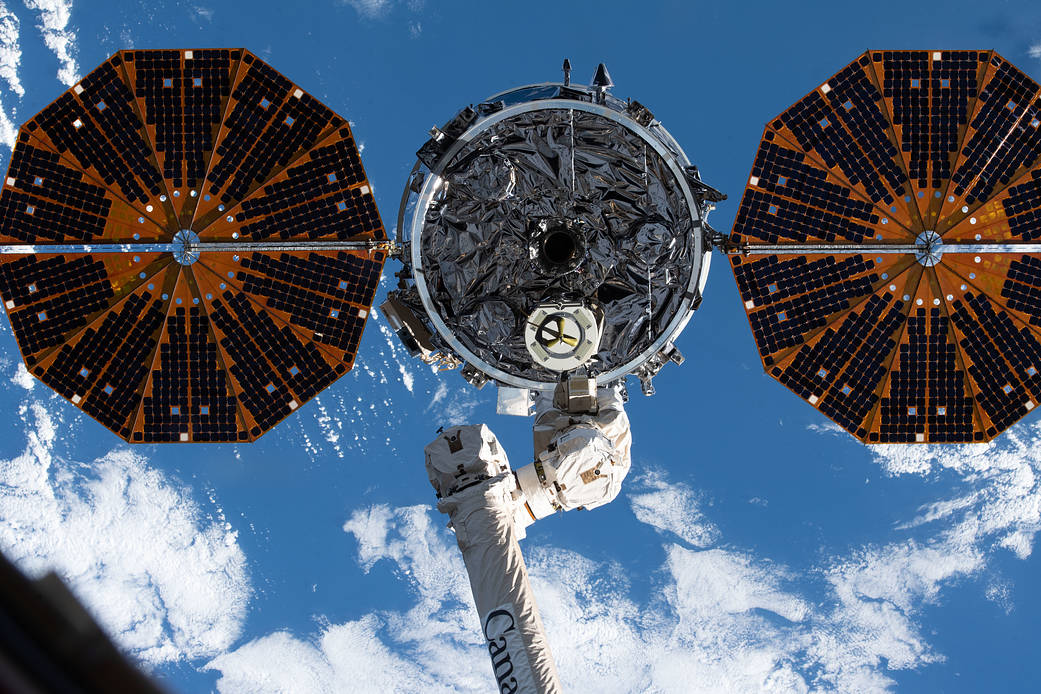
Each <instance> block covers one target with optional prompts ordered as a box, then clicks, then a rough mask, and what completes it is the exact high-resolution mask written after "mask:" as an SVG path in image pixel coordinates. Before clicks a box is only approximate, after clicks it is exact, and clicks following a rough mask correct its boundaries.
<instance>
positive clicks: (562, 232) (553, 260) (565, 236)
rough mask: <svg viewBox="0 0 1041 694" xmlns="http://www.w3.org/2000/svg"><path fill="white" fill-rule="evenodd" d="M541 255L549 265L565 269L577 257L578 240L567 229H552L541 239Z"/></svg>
mask: <svg viewBox="0 0 1041 694" xmlns="http://www.w3.org/2000/svg"><path fill="white" fill-rule="evenodd" d="M542 255H543V257H544V258H545V259H546V262H547V263H548V264H549V265H557V266H561V267H567V266H569V265H571V263H572V262H573V261H574V260H575V256H577V255H578V239H576V238H575V236H574V234H572V233H571V232H570V231H568V230H567V229H553V230H551V231H550V232H549V233H548V234H546V235H545V236H544V237H543V239H542Z"/></svg>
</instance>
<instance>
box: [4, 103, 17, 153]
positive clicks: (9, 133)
mask: <svg viewBox="0 0 1041 694" xmlns="http://www.w3.org/2000/svg"><path fill="white" fill-rule="evenodd" d="M17 139H18V126H16V125H15V124H14V123H13V122H11V116H9V115H8V114H7V109H5V108H4V105H3V103H0V142H2V143H3V144H5V145H7V147H8V148H9V149H14V144H15V141H16V140H17Z"/></svg>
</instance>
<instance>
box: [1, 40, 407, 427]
mask: <svg viewBox="0 0 1041 694" xmlns="http://www.w3.org/2000/svg"><path fill="white" fill-rule="evenodd" d="M385 238H386V236H385V233H384V230H383V227H382V224H381V222H380V219H379V215H378V213H377V210H376V205H375V201H374V200H373V196H372V192H371V188H370V186H369V184H368V181H367V180H366V177H365V172H364V170H363V169H362V164H361V160H360V158H359V154H358V149H357V147H356V146H355V142H354V139H353V137H352V135H351V130H350V127H349V125H348V123H347V122H346V121H345V120H344V119H343V118H341V117H340V116H338V115H336V114H335V113H333V112H332V111H331V110H330V109H329V108H328V107H326V106H325V105H324V104H322V103H321V102H319V101H318V100H316V99H315V98H313V97H312V96H311V95H310V94H307V93H306V92H305V91H304V90H302V89H300V88H299V87H297V86H296V85H294V84H293V83H292V82H290V81H289V80H288V79H286V78H285V77H284V76H282V75H281V74H279V73H278V72H277V71H275V70H274V69H273V68H271V67H270V66H269V65H267V64H266V63H265V62H264V61H262V60H260V59H259V58H257V57H256V56H255V55H253V54H252V53H250V52H248V51H245V50H147V51H121V52H119V53H117V54H115V55H114V56H112V58H110V59H109V60H108V61H106V62H105V63H103V64H102V65H101V66H99V67H98V68H97V69H95V70H94V71H92V72H91V73H90V74H89V75H87V76H86V77H85V78H84V79H83V80H82V81H81V82H79V83H78V84H76V85H75V86H73V87H72V88H71V89H70V90H69V91H67V92H65V93H64V94H62V95H61V96H59V97H58V99H57V100H55V101H54V103H52V104H51V105H50V106H48V107H47V108H46V109H44V110H43V111H41V112H40V113H39V114H37V115H36V116H35V117H33V118H32V120H30V121H29V122H28V123H26V124H25V125H24V126H23V127H22V128H21V130H20V131H19V134H18V141H17V144H16V146H15V148H14V151H13V152H12V155H11V164H10V168H9V170H8V172H7V176H6V179H5V181H4V185H3V188H2V191H0V295H2V298H3V302H4V305H5V307H6V309H7V313H8V316H9V317H10V319H11V324H12V327H13V329H14V334H15V337H16V338H17V340H18V345H19V348H20V349H21V351H22V356H23V357H24V359H25V363H26V366H27V367H28V369H29V371H30V372H31V373H32V374H34V375H35V376H37V377H38V378H40V379H41V380H42V381H43V382H44V383H46V384H48V385H49V386H51V387H52V388H54V389H55V390H56V391H57V392H58V393H60V394H61V395H62V396H64V397H65V398H67V399H68V400H69V401H70V402H72V403H73V404H74V405H76V406H77V407H79V408H80V409H82V410H83V411H84V412H86V413H87V414H89V415H91V416H92V417H94V418H95V419H97V420H98V421H99V422H101V423H102V424H104V425H105V426H107V427H109V428H110V429H112V430H113V431H114V432H116V433H117V434H119V435H120V436H122V437H123V438H125V439H127V440H128V441H132V442H160V441H249V440H253V439H255V438H257V437H258V436H260V435H261V434H263V433H264V432H265V431H267V430H268V429H270V428H271V427H272V426H273V425H274V424H275V423H277V422H278V421H280V420H281V419H282V418H283V417H285V416H286V415H288V414H289V413H291V412H292V411H293V410H295V409H296V408H298V407H299V406H301V405H302V404H303V403H305V402H306V401H308V400H309V399H311V398H312V397H314V395H315V394H316V393H318V392H319V391H320V390H322V389H323V388H325V387H326V386H328V385H329V384H331V383H332V382H333V381H334V380H336V378H338V377H339V376H340V375H342V374H343V373H346V372H347V371H348V370H349V369H350V368H351V366H352V365H353V363H354V358H355V355H356V353H357V350H358V343H359V340H360V338H361V333H362V328H363V327H364V324H365V320H366V317H367V316H368V313H369V311H370V308H371V305H372V301H373V297H374V293H375V290H376V285H377V283H378V282H379V277H380V272H381V269H382V266H383V261H384V258H385V251H384V250H383V249H381V247H380V245H379V244H378V243H372V244H370V247H368V248H365V246H366V244H364V243H362V244H359V246H360V247H361V249H359V250H351V249H350V248H347V246H348V244H341V248H329V246H328V242H330V241H347V240H354V241H365V240H368V241H379V240H382V239H385ZM323 242H325V243H326V247H325V248H322V247H321V244H322V243H323ZM308 244H312V245H311V246H309V245H308ZM351 248H353V247H351ZM29 251H31V252H29Z"/></svg>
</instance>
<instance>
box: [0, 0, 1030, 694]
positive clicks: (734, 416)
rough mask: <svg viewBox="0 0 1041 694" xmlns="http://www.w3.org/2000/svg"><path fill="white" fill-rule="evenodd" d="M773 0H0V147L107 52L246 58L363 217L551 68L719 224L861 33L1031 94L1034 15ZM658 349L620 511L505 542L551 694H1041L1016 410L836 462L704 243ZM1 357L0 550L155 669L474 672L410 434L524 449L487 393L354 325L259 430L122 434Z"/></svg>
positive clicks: (823, 425) (458, 676) (280, 682)
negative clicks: (940, 441)
mask: <svg viewBox="0 0 1041 694" xmlns="http://www.w3.org/2000/svg"><path fill="white" fill-rule="evenodd" d="M792 5H793V4H792V3H760V2H746V3H740V4H739V3H731V4H725V3H698V2H645V3H639V4H633V3H611V2H595V3H594V2H576V3H551V2H525V3H522V4H515V5H505V4H500V3H451V2H444V3H435V2H432V1H430V0H427V1H426V2H422V1H420V0H410V1H398V0H368V1H362V0H355V1H354V2H335V1H330V2H314V3H299V4H279V3H271V2H267V1H266V0H263V1H261V2H252V3H239V2H223V3H196V2H169V1H168V2H161V1H160V2H145V1H144V0H134V1H129V2H118V1H117V2H109V3H100V2H94V3H88V2H83V1H79V2H75V1H72V2H70V1H66V0H26V1H25V2H21V1H20V0H19V1H17V2H16V1H15V0H2V2H0V8H2V9H0V114H2V115H0V140H3V141H6V142H10V140H11V136H12V135H13V132H14V130H13V129H12V128H17V126H18V125H19V124H20V123H21V122H23V121H25V120H26V119H28V118H29V117H31V116H32V115H33V114H34V113H36V112H38V111H39V110H40V109H42V108H43V107H44V106H45V105H46V104H48V103H49V102H50V101H52V100H53V99H54V98H55V97H57V96H58V94H59V93H60V92H61V90H63V89H65V88H68V87H69V86H71V85H72V84H74V83H75V81H76V79H78V76H82V75H83V74H85V73H86V72H89V70H90V69H92V68H93V67H94V66H95V65H97V64H99V63H100V62H102V61H103V60H104V59H105V58H107V57H108V56H109V55H110V54H111V53H113V52H115V51H116V50H119V49H121V48H129V47H138V48H160V47H185V48H188V47H209V46H245V47H247V48H249V49H250V50H252V51H254V52H256V53H257V54H258V55H260V56H262V57H263V58H264V59H265V60H268V61H269V62H270V63H271V64H272V65H273V66H275V67H276V68H277V69H279V70H280V71H281V72H283V74H285V75H287V76H288V77H289V78H290V79H292V80H294V81H295V82H296V83H297V84H299V85H300V86H301V87H302V88H304V89H305V90H307V91H309V92H310V93H312V94H314V95H315V96H317V97H318V98H320V99H322V100H323V101H324V102H325V103H327V104H328V105H330V106H331V107H332V108H333V109H334V110H336V111H337V112H338V113H340V114H342V115H343V116H345V117H347V118H348V119H350V120H351V121H352V123H353V127H354V131H355V135H356V137H357V139H358V141H359V142H360V143H362V144H363V145H364V150H363V160H364V163H365V166H366V169H367V172H368V174H369V177H370V180H371V181H372V183H373V188H374V190H375V193H376V196H377V201H378V202H379V205H380V210H381V212H382V215H383V219H384V222H385V224H386V226H387V227H388V229H392V228H393V226H394V223H395V219H396V214H397V202H398V199H399V196H400V191H401V186H402V185H403V183H404V180H405V177H406V174H407V173H408V171H409V169H410V168H411V167H412V164H413V162H414V152H415V150H416V149H417V148H418V146H419V145H420V144H422V142H423V141H424V138H425V133H426V131H427V130H428V129H429V128H430V126H432V125H434V124H440V123H442V122H444V121H445V120H447V119H448V118H449V117H451V116H452V115H453V114H454V113H455V112H456V111H457V110H458V109H459V108H460V107H462V106H464V105H466V104H469V103H475V102H477V101H480V100H481V99H483V98H484V97H485V96H488V95H490V94H493V93H496V92H498V91H501V90H503V89H506V88H509V87H511V86H515V85H519V84H525V83H531V82H539V81H545V80H556V79H558V78H559V76H560V72H559V68H560V64H561V62H562V60H563V58H564V57H565V56H566V57H569V58H570V59H571V62H572V64H573V66H574V79H575V80H576V81H577V80H585V79H588V78H589V77H590V76H592V73H593V70H594V68H595V66H596V63H597V62H599V61H604V62H606V63H607V64H608V66H609V68H610V70H611V74H612V76H613V78H614V81H615V83H616V85H617V86H616V87H615V89H614V92H615V94H617V95H619V96H622V97H626V96H630V97H633V98H636V99H638V100H640V101H641V102H642V103H644V104H646V105H647V106H648V107H649V108H651V110H652V111H654V113H655V115H656V116H657V117H658V118H660V119H661V120H662V121H663V123H664V124H665V125H666V127H668V128H669V130H670V131H671V132H672V134H673V135H674V136H675V137H676V139H677V140H678V141H679V142H680V143H681V144H682V145H683V147H684V148H685V149H686V151H687V154H688V155H689V156H690V158H691V159H692V160H693V161H694V162H695V163H696V164H697V165H698V166H699V167H700V169H701V172H702V175H703V176H704V178H705V180H706V181H708V182H709V183H711V184H712V185H714V186H716V187H718V188H720V189H721V190H723V191H725V192H727V193H729V194H730V197H731V199H730V201H728V202H726V203H723V204H722V205H720V207H719V209H718V210H717V211H716V212H714V213H713V216H712V217H711V221H712V223H713V225H714V226H715V227H716V228H718V229H721V230H727V229H729V228H730V225H731V223H732V221H733V217H734V214H735V212H736V209H737V202H738V199H739V197H740V194H741V191H742V189H743V186H744V183H745V180H746V177H747V175H748V171H749V169H750V168H751V164H752V159H753V156H754V153H755V150H756V146H757V143H758V141H759V137H760V134H761V132H762V127H763V124H764V123H765V122H766V121H767V120H768V119H770V118H771V117H772V116H774V115H776V114H778V113H780V112H781V111H783V110H784V109H785V108H787V106H789V105H790V104H791V103H793V102H794V101H796V100H797V99H798V98H800V97H801V96H802V95H804V94H805V93H807V92H808V91H810V90H811V89H813V88H814V87H816V86H817V85H819V84H820V83H821V82H823V81H824V80H825V79H827V77H829V76H830V75H831V74H833V73H834V72H835V71H837V70H838V69H839V68H840V67H842V66H844V65H845V64H846V63H847V62H849V61H850V60H852V59H853V58H854V57H855V56H857V55H859V54H860V53H862V52H863V51H864V50H866V49H868V48H928V49H936V48H970V49H973V48H993V49H995V50H997V51H998V52H1000V53H1001V54H1002V55H1004V56H1005V57H1006V58H1008V59H1009V60H1011V61H1013V62H1014V63H1016V64H1017V65H1018V66H1019V67H1021V68H1022V69H1023V70H1025V71H1026V72H1027V73H1028V74H1030V75H1031V76H1033V77H1034V78H1035V79H1041V8H1039V7H1038V6H1037V5H1036V4H1035V3H1028V2H991V3H970V2H950V3H945V4H944V5H943V6H942V8H941V7H938V6H936V5H928V4H925V3H921V4H914V3H897V2H880V3H874V4H871V5H870V6H863V7H856V8H855V9H854V6H853V5H851V4H850V5H845V4H842V3H818V2H808V3H800V4H798V6H797V7H792ZM9 154H10V150H9V145H8V146H2V145H0V160H2V162H3V164H4V166H6V162H7V160H8V158H9ZM388 268H389V269H394V268H393V266H391V265H388ZM382 291H383V290H381V292H382ZM679 347H680V349H681V350H682V351H683V353H684V354H685V355H686V356H687V362H686V363H685V364H684V365H683V366H682V367H677V366H675V365H670V366H668V367H666V371H664V372H663V373H662V374H661V376H660V377H659V378H658V379H657V381H656V386H657V389H658V394H657V395H655V396H654V397H653V398H649V399H646V398H643V397H642V396H640V395H639V394H638V389H637V388H633V392H634V395H633V399H632V401H631V402H630V406H629V408H628V412H629V416H630V418H631V420H632V425H633V439H634V448H633V471H632V473H631V477H630V478H629V479H628V480H627V481H626V486H625V488H624V489H623V492H622V495H621V496H620V497H619V498H618V499H617V500H616V501H615V502H614V503H612V504H610V505H609V506H606V507H604V508H601V509H598V510H596V511H593V512H589V513H584V512H576V513H572V514H569V515H568V516H566V517H563V516H562V517H554V518H549V519H546V520H544V521H540V523H539V524H538V525H537V526H535V527H533V528H531V529H529V538H528V539H527V540H525V552H526V553H527V556H528V558H529V563H530V567H531V570H532V575H533V584H534V586H535V591H536V595H537V598H538V599H539V601H540V604H541V605H542V609H543V617H544V620H545V622H546V626H547V630H548V631H549V636H550V643H551V644H552V646H553V649H554V653H555V655H556V657H557V662H558V667H559V669H560V671H561V676H562V679H563V681H564V684H565V687H566V688H567V690H568V691H604V692H629V691H650V692H687V691H712V692H726V691H735V692H737V691H742V692H743V691H784V692H787V691H857V692H863V691H882V690H886V689H890V690H893V691H912V692H914V691H929V692H932V691H941V690H942V691H950V692H975V691H987V690H990V691H1027V690H1032V689H1037V688H1038V686H1039V685H1041V674H1039V672H1038V669H1037V665H1036V641H1035V635H1036V625H1037V624H1038V623H1039V620H1041V595H1039V594H1038V592H1037V590H1036V586H1037V585H1041V563H1039V561H1038V559H1037V557H1036V554H1035V552H1034V546H1035V536H1036V533H1037V530H1038V529H1039V527H1041V485H1039V483H1038V476H1039V474H1041V425H1039V421H1038V420H1037V417H1036V416H1033V417H1028V418H1027V420H1025V421H1024V422H1023V423H1021V424H1019V425H1017V426H1016V427H1013V429H1011V430H1010V431H1009V432H1008V433H1007V434H1005V435H1004V436H1003V437H1001V438H999V439H998V440H997V441H996V442H995V443H994V444H992V445H990V446H976V447H951V448H940V447H933V446H924V447H905V446H894V447H891V448H875V449H872V448H867V447H864V446H861V445H860V444H859V443H857V442H856V441H855V440H853V439H852V438H851V437H849V436H848V435H846V434H844V433H842V432H839V431H837V430H836V429H835V428H834V427H833V425H831V424H829V423H828V422H827V421H826V420H825V419H824V418H823V416H821V415H820V414H819V413H818V412H816V411H815V410H814V409H812V408H810V407H809V406H808V405H806V404H805V403H804V402H802V401H801V400H799V399H798V398H796V397H795V396H794V395H792V394H791V393H790V392H789V391H787V390H786V389H785V388H783V387H782V386H781V385H779V384H777V383H776V382H775V381H773V380H772V379H770V378H768V377H767V376H765V375H763V373H762V369H761V366H760V362H759V358H758V356H757V353H756V350H755V346H754V344H753V341H752V337H751V332H750V330H749V328H748V324H747V321H746V319H745V316H744V312H743V311H742V309H741V304H740V300H739V298H738V294H737V291H736V288H735V286H734V282H733V279H732V276H731V275H730V272H729V270H728V268H727V267H726V264H725V263H723V262H721V259H720V258H716V262H715V263H714V268H713V271H712V272H711V274H710V277H709V283H708V288H707V290H706V296H705V301H704V303H703V305H702V307H701V308H700V309H699V311H698V312H697V314H696V315H695V317H694V319H693V321H692V322H691V324H690V326H689V327H688V328H687V330H686V332H685V333H684V334H683V336H682V338H681V339H680V341H679ZM17 355H18V352H17V348H16V346H15V344H14V341H13V338H12V337H11V333H10V328H9V327H8V325H7V323H6V321H5V322H4V323H3V325H2V327H0V373H2V374H3V377H2V378H0V408H3V412H4V413H6V414H7V415H8V416H7V417H4V418H3V424H0V431H2V432H3V433H4V434H5V435H4V436H2V437H0V547H2V548H3V550H4V551H5V552H6V553H7V554H8V555H10V556H13V557H15V558H16V559H17V561H18V562H19V564H20V565H21V566H22V567H24V568H25V569H26V570H28V571H30V572H32V573H37V572H40V571H43V570H45V569H46V568H50V567H54V568H56V569H57V570H58V571H59V572H60V573H62V575H64V576H65V577H66V578H67V580H68V581H69V582H70V584H71V585H72V586H73V587H74V589H75V590H76V591H77V593H78V594H79V595H80V596H81V598H82V599H83V600H84V601H85V602H86V603H87V604H88V605H89V606H90V608H91V610H92V611H93V612H94V613H95V614H96V615H97V616H98V618H99V620H100V621H101V622H102V623H103V624H104V625H105V626H106V627H107V628H108V629H109V630H110V631H111V632H112V633H113V634H114V635H115V637H116V640H117V641H118V642H119V643H120V644H121V645H122V646H123V647H124V648H125V649H126V650H127V651H128V652H129V653H130V654H131V655H132V656H133V657H135V658H137V659H138V660H140V661H141V662H142V663H143V664H144V665H145V666H146V667H148V668H149V669H151V670H152V671H153V672H154V674H155V675H156V677H158V678H159V679H161V680H162V681H163V682H164V683H165V684H166V685H168V686H169V687H170V688H171V689H173V690H175V691H183V692H197V691H220V692H277V691H284V692H326V691H345V690H348V688H349V687H351V685H352V683H354V685H355V686H356V685H357V683H358V682H361V683H365V686H364V687H363V688H362V690H363V691H364V690H366V689H368V690H369V691H376V692H383V691H402V692H409V691H446V692H448V691H484V690H486V689H487V688H488V686H489V684H490V682H491V677H490V668H489V666H488V663H487V661H486V657H485V655H484V654H483V653H482V651H481V649H480V646H479V643H478V640H477V636H476V634H477V627H476V619H475V617H474V616H473V614H472V612H471V611H472V606H471V605H470V604H469V593H468V590H469V589H468V585H467V583H466V578H465V574H464V573H463V570H462V565H461V562H460V561H459V560H458V558H457V556H456V553H457V550H456V549H455V547H454V542H453V540H452V539H451V537H450V535H448V534H447V533H446V531H445V530H444V527H443V526H444V521H443V519H442V518H441V517H439V515H438V514H437V513H436V512H435V511H433V510H432V507H431V502H432V501H433V496H432V493H431V490H430V488H429V484H428V482H427V480H426V474H425V472H424V470H423V467H422V446H423V445H424V444H425V443H426V442H427V441H428V440H429V439H430V438H432V437H433V435H434V432H435V430H436V428H437V427H438V426H439V425H441V424H446V423H458V422H462V421H485V422H488V423H489V425H490V426H491V427H492V428H493V430H494V431H495V432H496V433H497V435H498V436H499V438H500V439H501V440H502V441H503V443H504V444H505V446H506V449H507V451H508V452H509V454H510V456H511V459H512V461H513V463H514V465H515V466H519V465H522V464H524V463H526V462H527V461H528V460H529V458H530V456H531V439H530V422H528V421H525V420H522V419H520V418H512V417H500V416H497V415H495V414H494V393H493V392H491V389H490V388H487V389H485V390H483V391H480V392H478V391H474V390H472V389H470V388H469V387H468V386H466V385H465V384H464V383H463V381H462V379H461V378H460V377H459V375H458V374H457V373H452V372H448V373H443V374H433V373H431V372H430V371H429V370H427V369H426V368H425V367H423V366H422V365H421V364H419V363H418V362H414V361H412V360H410V359H409V358H408V357H407V355H406V354H405V353H404V351H403V350H402V349H401V348H400V347H399V346H398V345H397V344H396V343H395V342H394V340H393V339H392V338H391V336H390V333H389V331H388V330H387V327H386V325H385V323H383V322H382V321H381V320H380V319H379V318H376V319H374V320H372V321H370V323H369V325H368V327H367V330H366V334H365V337H364V339H363V344H362V350H361V353H360V356H359V359H358V364H357V366H356V368H355V369H354V371H353V372H351V373H350V374H348V375H346V376H345V377H344V378H342V379H341V380H340V381H339V382H337V383H336V384H335V385H334V386H332V387H331V388H330V389H329V390H327V391H326V392H324V393H323V394H322V395H321V396H319V398H318V399H316V400H315V401H312V402H311V403H309V404H307V405H306V406H305V407H302V408H301V409H300V411H299V412H297V413H296V414H295V415H294V416H293V417H291V418H290V419H288V420H287V421H285V422H284V423H283V424H281V425H279V426H278V427H276V428H275V429H274V430H273V431H271V432H270V433H268V434H267V435H265V436H264V437H263V438H262V439H261V440H260V441H258V442H257V443H255V444H252V445H249V446H227V447H220V446H193V447H177V446H170V447H149V446H137V447H133V448H128V447H127V446H126V445H125V444H123V443H122V442H121V441H119V440H117V439H115V438H114V437H113V436H111V435H110V434H109V433H108V432H107V431H106V430H104V429H103V428H102V427H101V426H100V425H99V424H97V423H95V422H94V421H93V420H91V419H89V418H87V417H85V416H82V415H81V414H80V413H79V411H78V410H76V409H75V408H73V407H72V406H71V405H69V404H68V403H66V402H65V401H63V400H61V399H59V398H57V397H56V396H54V395H53V394H52V393H51V391H50V390H49V389H47V387H46V386H44V385H42V384H40V383H35V384H34V383H33V381H32V379H31V378H28V377H27V374H25V373H24V370H21V369H20V368H19V366H18V356H17Z"/></svg>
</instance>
